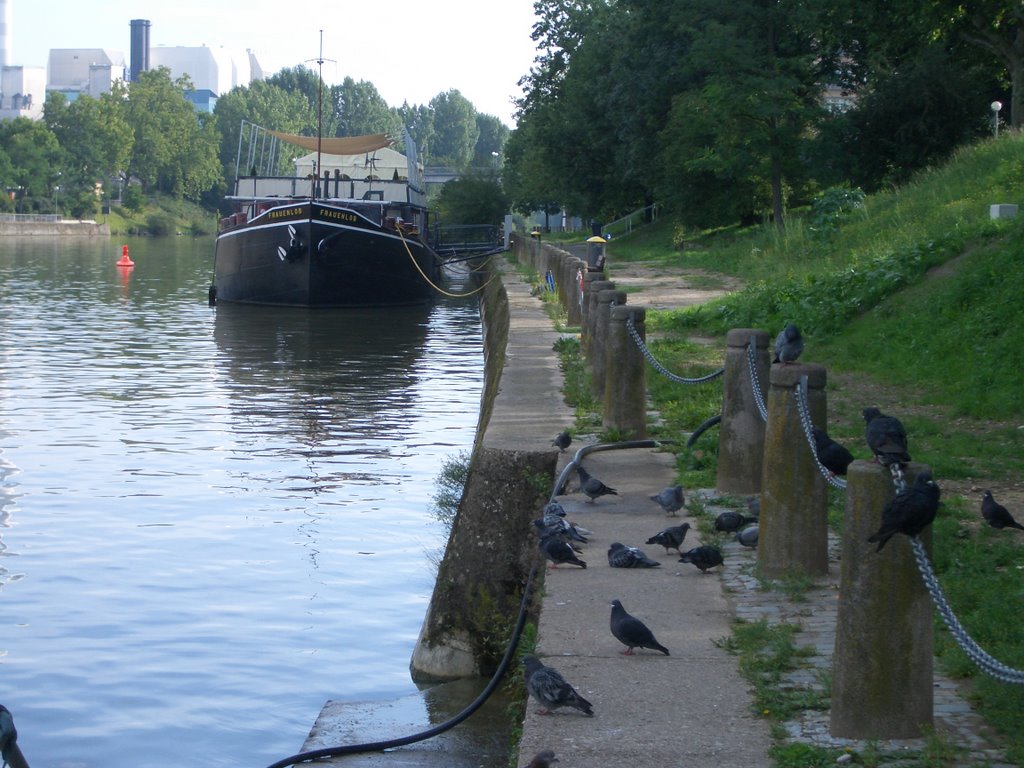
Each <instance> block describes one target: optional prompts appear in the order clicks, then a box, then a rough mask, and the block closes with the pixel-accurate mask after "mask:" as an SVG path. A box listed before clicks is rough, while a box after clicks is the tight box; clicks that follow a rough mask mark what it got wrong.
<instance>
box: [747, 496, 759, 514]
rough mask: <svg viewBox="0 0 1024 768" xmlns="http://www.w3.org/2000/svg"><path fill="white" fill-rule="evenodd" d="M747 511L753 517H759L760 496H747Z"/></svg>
mask: <svg viewBox="0 0 1024 768" xmlns="http://www.w3.org/2000/svg"><path fill="white" fill-rule="evenodd" d="M747 512H749V513H750V516H751V517H753V518H754V519H757V518H759V517H761V497H760V496H747Z"/></svg>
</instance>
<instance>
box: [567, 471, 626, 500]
mask: <svg viewBox="0 0 1024 768" xmlns="http://www.w3.org/2000/svg"><path fill="white" fill-rule="evenodd" d="M576 472H577V474H579V476H580V490H581V491H583V493H584V494H585V495H586V497H587V500H588V501H589V502H590V503H591V504H593V503H594V499H596V498H598V497H599V496H609V495H610V496H618V495H619V492H618V491H616V490H615V489H614V488H610V487H609V486H607V485H605V484H604V483H602V482H601V481H600V480H598V479H597V478H596V477H593V476H592V475H591V474H590V473H589V472H587V470H585V469H584V468H583V465H582V464H577V465H576Z"/></svg>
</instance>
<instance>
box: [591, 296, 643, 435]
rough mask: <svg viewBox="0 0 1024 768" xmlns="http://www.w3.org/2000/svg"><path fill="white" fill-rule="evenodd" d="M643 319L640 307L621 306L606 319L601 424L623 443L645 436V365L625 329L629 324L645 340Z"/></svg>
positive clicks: (627, 329) (641, 353)
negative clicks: (606, 336)
mask: <svg viewBox="0 0 1024 768" xmlns="http://www.w3.org/2000/svg"><path fill="white" fill-rule="evenodd" d="M645 318H646V312H645V310H643V309H642V308H640V307H629V306H625V305H622V306H615V307H612V308H611V313H610V315H609V319H608V338H607V340H606V343H605V349H606V350H607V358H606V359H607V361H608V364H607V365H606V366H605V379H604V381H605V384H604V420H603V422H602V424H603V426H604V428H605V429H614V430H618V433H619V435H620V439H622V440H642V439H643V438H645V437H647V380H646V378H645V373H646V370H647V364H646V360H645V359H644V355H643V352H641V351H640V348H639V347H638V346H637V344H636V340H635V339H634V338H633V336H632V335H631V334H630V333H629V327H628V323H629V322H630V321H632V323H633V327H634V328H635V330H636V331H637V333H639V334H640V338H641V339H645V338H646V331H645V325H644V323H645Z"/></svg>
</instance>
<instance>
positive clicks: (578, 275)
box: [565, 256, 587, 326]
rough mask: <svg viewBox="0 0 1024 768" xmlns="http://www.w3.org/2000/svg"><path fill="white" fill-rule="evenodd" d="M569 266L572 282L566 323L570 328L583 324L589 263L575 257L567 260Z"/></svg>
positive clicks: (566, 307) (568, 293) (568, 294)
mask: <svg viewBox="0 0 1024 768" xmlns="http://www.w3.org/2000/svg"><path fill="white" fill-rule="evenodd" d="M566 261H567V262H568V266H569V275H570V282H569V285H568V288H569V290H568V291H567V297H568V301H567V302H566V305H565V322H566V325H569V326H579V325H581V324H582V323H583V276H584V275H585V274H586V273H587V263H586V262H585V261H583V260H582V259H579V258H576V257H575V256H573V257H572V258H570V259H566Z"/></svg>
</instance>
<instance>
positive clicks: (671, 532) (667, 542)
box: [646, 523, 690, 555]
mask: <svg viewBox="0 0 1024 768" xmlns="http://www.w3.org/2000/svg"><path fill="white" fill-rule="evenodd" d="M689 530H690V524H689V523H683V524H682V525H673V526H671V527H670V528H665V529H664V530H661V531H658V532H657V533H656V534H654V535H653V536H651V538H649V539H648V540H647V542H646V543H647V544H661V546H663V547H664V548H665V554H666V555H667V554H668V551H669V550H670V549H674V550H675V551H676V552H678V553H679V554H680V555H681V554H683V550H681V549H680V548H679V547H681V546H682V544H683V539H685V538H686V532H687V531H689Z"/></svg>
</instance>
